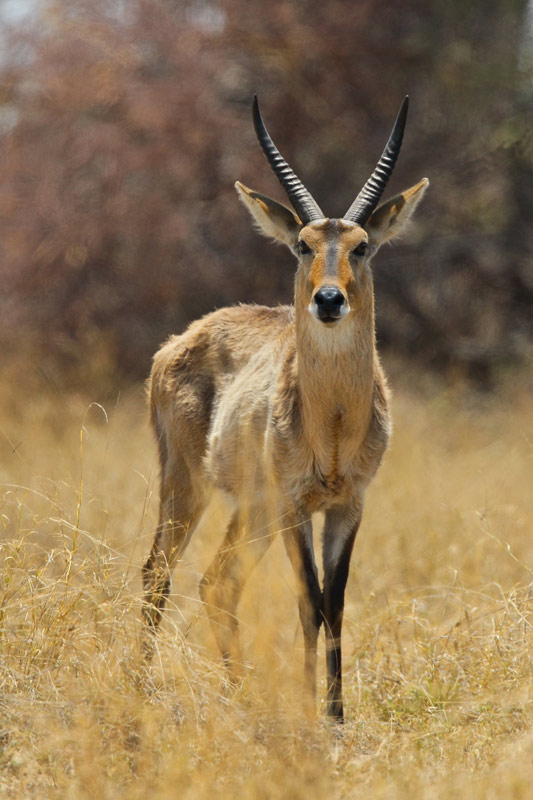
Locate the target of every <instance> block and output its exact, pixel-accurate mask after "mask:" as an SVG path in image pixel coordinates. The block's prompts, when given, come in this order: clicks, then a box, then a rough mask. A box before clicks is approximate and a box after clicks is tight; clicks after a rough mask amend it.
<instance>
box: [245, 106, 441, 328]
mask: <svg viewBox="0 0 533 800" xmlns="http://www.w3.org/2000/svg"><path fill="white" fill-rule="evenodd" d="M407 107H408V99H407V97H406V98H405V99H404V101H403V103H402V105H401V108H400V111H399V113H398V116H397V118H396V122H395V123H394V126H393V129H392V132H391V134H390V136H389V139H388V141H387V144H386V146H385V149H384V150H383V153H382V155H381V158H380V159H379V161H378V163H377V165H376V168H375V169H374V172H373V173H372V174H371V176H370V178H369V179H368V180H367V182H366V183H365V185H364V186H363V188H362V189H361V191H360V192H359V194H358V195H357V197H356V198H355V200H354V201H353V203H352V204H351V206H350V207H349V209H348V211H347V212H346V213H345V214H344V216H343V217H342V219H327V218H326V216H325V214H324V213H323V212H322V209H321V208H320V206H319V205H318V203H317V202H316V200H315V199H314V198H313V197H312V195H311V194H310V193H309V192H308V190H307V189H306V188H305V186H304V185H303V183H302V182H301V180H300V179H299V178H298V176H297V175H296V174H295V173H294V172H293V170H292V169H291V168H290V166H289V165H288V164H287V162H286V161H285V159H284V158H283V156H282V155H281V153H280V152H279V150H278V149H277V147H276V145H275V144H274V142H273V141H272V139H271V137H270V135H269V133H268V131H267V129H266V127H265V124H264V122H263V119H262V117H261V113H260V111H259V105H258V103H257V98H254V104H253V120H254V127H255V132H256V134H257V138H258V141H259V144H260V145H261V148H262V150H263V152H264V154H265V156H266V157H267V160H268V162H269V164H270V166H271V167H272V170H273V171H274V174H275V175H276V177H277V178H278V180H279V181H280V183H281V185H282V186H283V188H284V189H285V191H286V193H287V195H288V197H289V200H290V201H291V204H292V207H293V209H294V210H292V209H290V208H287V207H286V206H284V205H282V204H281V203H278V202H277V201H276V200H272V198H270V197H267V195H264V194H260V193H259V192H255V191H253V190H252V189H248V188H247V187H246V186H244V185H243V184H242V183H240V182H239V181H237V183H236V184H235V187H236V189H237V192H238V194H239V197H240V198H241V200H242V201H243V203H244V205H245V206H246V207H247V209H248V211H249V212H250V214H251V215H252V217H253V219H254V221H255V222H256V224H257V225H258V226H259V228H260V230H261V231H262V232H263V233H264V234H265V235H266V236H269V237H272V238H273V239H275V240H276V241H278V242H281V243H282V244H285V245H287V246H288V247H290V248H291V250H292V251H293V252H294V253H296V254H297V256H298V259H299V266H298V272H297V278H296V295H295V306H296V308H297V311H298V313H301V312H302V311H303V313H304V314H305V313H306V311H305V309H307V311H308V312H309V313H310V314H311V316H312V317H313V319H314V320H315V321H316V323H318V324H320V325H321V326H323V327H324V328H327V327H330V328H333V327H336V326H337V325H339V324H341V323H342V320H344V319H346V318H347V317H348V316H349V315H350V313H351V312H355V313H357V311H359V310H360V309H361V308H362V307H364V304H365V303H366V306H367V308H370V309H371V308H372V279H371V276H370V269H369V261H370V259H371V258H372V257H373V256H374V255H375V253H376V252H377V251H378V249H379V247H380V246H381V245H382V244H384V243H385V242H390V241H391V240H392V239H394V238H395V237H396V236H398V235H399V234H400V233H401V232H402V229H403V228H404V227H405V225H406V224H407V222H408V221H409V218H410V217H411V214H412V213H413V211H414V210H415V208H416V206H417V205H418V203H419V202H420V200H421V199H422V196H423V194H424V192H425V190H426V189H427V187H428V185H429V181H428V180H427V178H422V180H421V181H419V182H418V183H417V184H415V186H412V187H411V188H410V189H406V190H405V191H403V192H401V194H399V195H396V196H395V197H393V198H392V199H391V200H389V201H387V202H386V203H383V205H380V206H378V203H379V200H380V197H381V195H382V193H383V190H384V189H385V186H386V185H387V181H388V180H389V178H390V176H391V173H392V170H393V169H394V164H395V163H396V159H397V158H398V154H399V152H400V147H401V144H402V138H403V132H404V128H405V120H406V117H407Z"/></svg>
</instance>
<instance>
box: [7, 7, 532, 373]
mask: <svg viewBox="0 0 533 800" xmlns="http://www.w3.org/2000/svg"><path fill="white" fill-rule="evenodd" d="M525 10H526V4H525V0H490V1H489V2H487V0H472V2H470V3H460V2H455V1H454V2H450V3H448V4H446V5H445V6H443V4H442V3H440V2H438V1H437V0H430V1H429V2H425V3H423V4H422V3H421V2H419V0H407V1H406V2H405V3H402V4H396V5H391V4H390V3H387V2H385V0H361V2H359V3H357V4H346V3H343V2H341V0H320V2H319V0H298V1H296V0H291V1H289V0H277V2H274V3H270V4H263V3H249V2H245V0H220V2H208V0H190V1H189V2H186V0H182V1H181V2H177V1H176V0H173V2H170V0H169V1H165V0H130V2H129V3H128V4H122V3H118V2H116V0H115V1H114V2H113V1H112V0H91V2H89V0H60V2H58V3H56V5H55V6H54V7H53V8H52V10H49V11H48V12H47V13H46V16H45V18H44V24H42V25H40V26H39V27H38V28H37V26H35V25H34V26H32V27H31V28H28V29H25V30H20V29H19V30H17V31H16V32H13V33H12V34H11V35H10V37H9V39H8V44H9V48H8V49H7V51H6V55H5V56H4V59H3V62H2V65H1V66H0V90H1V91H0V131H2V133H1V136H2V140H3V147H2V151H1V155H0V159H1V167H2V173H1V174H2V181H1V184H0V259H1V260H0V288H1V292H0V304H1V306H0V312H1V313H0V343H1V344H2V346H3V352H4V353H5V354H6V356H8V355H9V354H10V353H11V354H12V355H13V357H16V356H17V355H18V354H20V353H21V352H24V353H26V354H27V353H31V354H32V356H33V357H34V358H35V359H37V361H38V363H39V364H40V365H41V368H42V369H44V370H47V369H50V368H52V367H55V368H56V369H57V370H58V374H59V371H60V370H64V369H67V370H69V371H70V372H71V373H72V369H71V368H75V369H76V370H78V374H79V376H80V380H81V381H83V380H85V379H87V380H88V379H90V375H91V374H93V371H94V368H95V366H94V365H95V363H96V364H98V363H100V360H101V359H104V364H105V368H106V369H113V370H115V371H116V372H117V377H120V378H125V377H131V378H138V377H142V376H144V375H145V374H146V373H147V372H148V369H149V361H150V356H151V354H152V353H153V352H154V350H155V349H156V347H157V345H158V344H159V342H160V341H161V340H163V339H164V338H165V336H166V335H168V334H169V333H171V332H174V331H177V330H180V329H182V328H183V327H184V325H185V324H186V323H187V322H188V321H190V320H191V319H192V318H194V317H197V316H199V315H200V314H202V313H205V312H207V311H209V310H211V309H212V308H213V307H215V306H220V305H224V304H227V303H233V302H238V301H252V300H253V301H256V302H262V303H276V302H279V301H281V302H284V301H287V300H289V299H290V296H291V287H292V280H293V273H294V264H293V260H292V257H291V256H290V254H289V253H288V252H287V253H285V252H283V251H282V250H279V251H278V252H274V251H273V249H272V247H271V246H270V245H268V244H267V243H265V241H264V240H261V239H260V238H259V237H258V236H257V234H255V233H254V232H253V231H252V230H251V229H250V227H249V224H248V220H247V218H246V216H245V213H244V212H243V211H242V209H241V208H240V207H239V205H238V201H237V199H236V197H235V196H234V192H233V187H232V184H233V182H234V180H235V179H237V178H238V179H241V180H243V181H244V182H245V183H247V184H249V185H252V186H254V187H256V188H258V189H261V190H264V191H266V192H267V193H271V194H273V195H275V196H277V197H279V198H281V199H284V198H283V197H282V195H281V193H280V190H279V187H278V186H277V185H276V181H275V178H274V177H273V176H272V175H271V173H270V172H269V170H268V168H267V167H266V164H265V162H264V159H263V156H262V155H261V153H260V152H259V148H258V146H257V144H256V142H255V137H254V133H253V129H252V126H251V118H250V100H251V95H252V93H253V91H258V93H259V95H260V97H261V99H262V106H263V110H264V113H265V117H266V119H267V123H268V126H269V128H270V129H271V131H272V132H273V134H274V136H275V139H276V141H277V143H278V144H279V146H280V148H281V150H282V152H283V153H284V155H285V156H286V157H287V158H288V160H289V161H290V162H291V164H292V165H293V166H294V167H295V169H296V170H297V172H298V173H299V174H300V176H301V177H302V178H303V180H304V181H305V183H306V184H307V185H308V187H309V188H310V189H311V191H312V192H313V193H314V194H315V196H316V197H317V199H318V200H319V202H320V204H321V205H322V207H323V208H325V209H326V211H327V212H328V213H330V214H332V215H341V214H342V213H344V211H345V210H346V209H347V207H348V206H349V204H350V203H351V201H352V200H353V197H354V196H355V194H356V193H357V191H358V190H359V188H360V186H361V185H362V183H363V182H364V181H365V180H366V178H367V177H368V174H369V173H370V171H371V170H372V168H373V166H374V164H375V162H376V160H377V158H378V156H379V154H380V152H381V149H382V147H383V144H384V142H385V140H386V137H387V135H388V132H389V130H390V126H391V123H392V120H393V118H394V115H395V113H396V110H397V107H398V105H399V102H400V100H401V97H402V96H403V94H405V93H406V92H409V93H410V94H411V97H412V101H413V102H412V110H411V116H410V120H409V124H408V133H407V136H406V141H405V145H404V150H403V152H402V156H401V159H400V163H399V165H398V167H397V169H396V173H395V176H394V178H393V182H392V184H391V189H390V191H391V193H392V192H394V191H395V190H397V189H399V188H404V186H406V185H409V183H414V182H415V181H416V180H418V179H419V178H420V177H421V176H422V175H424V174H426V175H428V177H429V178H430V180H431V182H432V189H431V192H430V194H429V197H428V201H427V202H426V205H425V211H424V212H422V213H421V214H420V215H419V221H418V222H417V223H416V227H414V228H413V231H412V234H411V236H410V239H409V242H408V243H406V244H405V245H404V246H402V247H400V248H397V249H396V250H391V251H389V252H387V253H384V254H381V255H380V256H379V257H378V259H377V261H376V264H375V269H374V272H375V277H376V289H377V293H378V304H377V307H378V313H379V317H378V333H379V336H380V338H381V339H382V341H383V343H384V344H385V345H387V346H388V347H390V348H392V349H394V350H396V351H397V352H398V353H400V354H403V355H407V356H409V357H410V358H413V357H416V358H420V359H424V360H426V361H428V362H430V363H433V364H434V365H435V366H438V367H445V366H447V365H460V366H461V367H462V368H464V369H465V370H466V371H468V372H470V373H471V374H474V375H477V376H480V377H486V376H487V375H488V374H489V373H490V371H491V369H492V368H493V367H494V366H495V365H497V364H498V363H500V362H502V361H508V360H510V359H515V358H517V357H520V356H523V354H524V353H525V352H526V351H527V350H528V348H529V347H530V342H531V337H532V332H533V331H532V323H531V300H532V293H533V269H532V261H531V253H532V233H531V226H530V225H529V224H528V220H529V214H530V209H531V185H532V181H531V166H532V160H533V156H532V146H531V128H530V126H529V125H528V122H529V121H528V116H527V113H528V111H529V110H530V102H531V85H530V83H528V81H529V80H530V78H531V73H530V72H529V67H527V66H525V64H527V63H528V62H527V59H524V57H523V52H524V51H523V48H522V51H521V52H522V57H521V58H518V57H517V54H518V53H519V51H520V48H519V43H520V41H521V40H522V39H521V37H522V36H523V29H522V27H521V26H523V24H524V18H525V17H524V15H525ZM6 47H7V45H6ZM529 63H531V62H529ZM87 376H89V377H87Z"/></svg>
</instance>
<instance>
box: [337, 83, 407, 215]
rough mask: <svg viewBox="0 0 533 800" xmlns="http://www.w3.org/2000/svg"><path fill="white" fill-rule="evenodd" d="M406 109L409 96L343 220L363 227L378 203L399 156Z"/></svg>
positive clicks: (404, 101)
mask: <svg viewBox="0 0 533 800" xmlns="http://www.w3.org/2000/svg"><path fill="white" fill-rule="evenodd" d="M408 107H409V96H408V95H406V96H405V97H404V100H403V103H402V105H401V107H400V110H399V112H398V116H397V117H396V122H395V123H394V127H393V129H392V133H391V135H390V136H389V141H388V142H387V144H386V146H385V150H384V151H383V153H382V155H381V158H380V159H379V161H378V163H377V166H376V168H375V170H374V172H373V173H372V175H371V176H370V178H369V179H368V180H367V182H366V183H365V185H364V186H363V188H362V189H361V191H360V192H359V194H358V195H357V197H356V198H355V200H354V201H353V203H352V205H351V206H350V208H349V209H348V211H347V212H346V214H345V215H344V219H347V220H350V221H351V222H355V223H357V225H361V226H363V225H364V224H365V222H366V221H367V220H368V218H369V217H370V215H371V214H372V212H373V211H374V209H375V207H376V206H377V204H378V203H379V199H380V197H381V195H382V194H383V190H384V189H385V186H386V185H387V182H388V180H389V178H390V176H391V175H392V170H393V169H394V165H395V164H396V159H397V158H398V156H399V154H400V147H401V146H402V139H403V132H404V128H405V120H406V119H407V109H408Z"/></svg>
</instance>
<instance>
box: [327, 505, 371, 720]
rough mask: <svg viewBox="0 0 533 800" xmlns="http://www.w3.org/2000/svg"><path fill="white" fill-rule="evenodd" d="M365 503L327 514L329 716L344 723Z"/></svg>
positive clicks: (334, 509)
mask: <svg viewBox="0 0 533 800" xmlns="http://www.w3.org/2000/svg"><path fill="white" fill-rule="evenodd" d="M362 510H363V507H362V502H360V501H359V502H357V503H354V504H353V505H351V506H349V507H347V508H346V507H337V508H332V509H330V510H329V511H327V512H326V521H325V524H324V539H323V563H324V626H325V629H326V667H327V681H328V697H327V708H328V716H329V717H332V718H333V719H334V720H336V721H337V722H343V721H344V711H343V707H342V651H341V632H342V617H343V613H344V591H345V588H346V581H347V580H348V571H349V568H350V557H351V555H352V549H353V543H354V540H355V535H356V533H357V529H358V528H359V524H360V522H361V515H362Z"/></svg>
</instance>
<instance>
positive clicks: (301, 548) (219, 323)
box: [144, 179, 427, 719]
mask: <svg viewBox="0 0 533 800" xmlns="http://www.w3.org/2000/svg"><path fill="white" fill-rule="evenodd" d="M236 186H237V190H238V192H239V195H240V197H241V199H242V200H243V202H244V203H245V205H246V206H247V208H248V210H249V211H250V213H251V214H252V216H253V218H254V219H255V221H256V223H258V225H259V226H260V228H261V229H262V231H263V232H265V233H266V234H267V235H269V236H273V237H275V238H276V239H277V240H278V241H281V242H283V243H284V244H287V245H288V246H289V247H291V248H295V247H296V244H297V240H298V238H300V239H301V240H304V241H305V242H306V244H307V245H308V246H309V247H310V248H311V251H312V252H311V253H310V254H308V255H303V256H301V257H300V263H299V267H298V271H297V273H296V279H295V295H294V306H280V307H278V308H264V307H262V306H236V307H233V308H224V309H221V310H220V311H216V312H214V313H212V314H208V315H207V316H205V317H204V318H203V319H200V320H198V321H196V322H194V323H193V324H192V325H191V326H190V327H189V328H188V329H187V330H186V331H185V333H183V334H182V335H180V336H173V337H171V338H170V339H169V340H168V342H167V343H166V344H165V345H164V346H163V347H162V348H161V350H160V351H159V352H158V353H157V354H156V356H155V359H154V365H153V370H152V375H151V379H150V386H149V389H150V404H151V413H152V421H153V425H154V430H155V433H156V437H157V441H158V445H159V453H160V461H161V512H160V520H159V526H158V530H157V534H156V538H155V542H154V546H153V548H152V552H151V555H150V558H149V560H148V562H147V564H146V566H145V569H144V579H145V591H146V596H145V609H144V613H145V617H146V620H147V622H148V624H149V626H150V628H151V631H152V632H154V631H155V628H156V627H157V624H158V622H159V619H160V615H161V611H162V608H163V605H164V601H165V597H166V594H167V592H168V587H169V581H170V570H171V568H172V566H173V564H174V563H175V561H176V559H177V558H178V557H179V556H180V555H181V554H182V553H183V550H184V548H185V546H186V544H187V542H188V540H189V538H190V535H191V534H192V532H193V530H194V528H195V526H196V524H197V522H198V520H199V517H200V515H201V514H202V512H203V510H204V508H205V506H206V504H207V502H208V500H209V494H210V488H211V487H218V488H219V489H221V490H223V491H224V492H226V493H227V494H228V495H230V496H231V497H232V498H233V499H234V501H235V506H236V512H235V515H234V518H233V520H232V522H231V523H230V526H229V529H228V532H227V534H226V538H225V540H224V543H223V545H222V547H221V548H220V550H219V552H218V553H217V555H216V557H215V559H214V561H213V563H212V564H211V566H210V568H209V570H208V571H207V573H206V575H205V576H204V578H203V580H202V584H201V595H202V598H203V600H204V602H205V604H206V608H207V612H208V614H209V616H210V618H211V621H212V622H213V632H214V634H215V637H216V639H217V642H218V644H219V647H220V649H221V652H222V655H223V657H224V659H225V660H226V661H227V663H228V666H229V668H230V673H231V675H232V676H233V677H235V676H236V675H237V673H238V665H239V661H240V653H239V649H238V638H237V624H236V616H235V612H236V607H237V603H238V600H239V596H240V592H241V591H242V587H243V584H244V581H245V579H246V577H247V575H248V574H249V572H250V571H251V569H253V567H254V565H255V563H256V562H257V561H258V560H259V559H260V557H261V555H262V554H263V553H264V551H265V550H266V548H267V547H268V545H269V543H270V541H271V539H272V536H273V535H274V534H275V533H276V531H277V530H279V529H283V531H284V538H285V544H286V546H287V551H288V554H289V556H290V558H291V562H292V564H293V566H294V568H295V572H296V576H297V580H298V590H299V607H300V616H301V620H302V625H303V628H304V637H305V644H306V667H305V674H306V684H307V688H308V695H309V697H310V698H313V697H314V691H315V685H316V640H317V636H318V629H319V626H320V623H321V622H322V620H325V627H326V640H327V652H328V700H329V706H328V708H329V712H330V714H331V715H332V716H334V717H335V718H337V719H341V718H342V697H341V673H340V626H341V624H342V606H343V598H344V584H345V582H346V578H347V570H348V563H349V558H350V554H351V548H352V545H353V540H354V537H355V533H356V531H357V527H358V525H359V522H360V518H361V513H362V508H363V496H364V492H365V489H366V487H367V486H368V484H369V482H370V480H371V479H372V477H373V476H374V474H375V472H376V470H377V468H378V466H379V463H380V461H381V459H382V456H383V453H384V452H385V449H386V447H387V442H388V438H389V433H390V418H389V411H388V404H387V386H386V381H385V378H384V375H383V371H382V368H381V365H380V362H379V358H378V355H377V352H376V347H375V337H374V297H373V287H372V275H371V271H370V266H369V261H370V258H371V257H372V256H373V255H374V253H375V252H376V251H377V249H378V247H379V246H380V245H381V244H382V242H383V241H388V240H389V239H390V238H392V236H393V235H396V233H397V232H399V231H400V230H401V228H402V226H403V225H404V224H405V222H406V221H407V220H408V218H409V216H410V214H411V212H412V211H413V210H414V207H415V206H416V204H417V203H418V201H419V200H420V198H421V197H422V194H423V192H424V190H425V188H426V186H427V181H426V180H425V179H424V180H423V181H421V182H420V183H419V184H417V186H415V187H413V188H412V189H410V190H408V191H406V192H404V193H403V194H402V195H399V196H398V197H396V198H393V200H391V201H389V203H386V204H385V205H383V206H381V207H380V208H379V209H377V211H376V212H374V214H373V215H372V217H371V218H370V220H369V221H368V223H367V225H366V226H365V230H363V228H361V227H359V226H357V225H355V224H353V223H350V222H347V221H345V220H320V221H318V222H315V223H311V224H309V225H307V226H305V227H302V225H301V222H300V220H299V219H298V218H297V217H296V215H295V214H294V213H293V212H292V211H290V210H289V209H287V208H285V207H284V206H282V205H280V204H279V203H277V202H276V201H274V200H271V199H270V198H266V197H265V196H264V195H260V194H258V193H256V192H252V191H251V190H249V189H247V188H246V187H244V186H243V185H242V184H237V185H236ZM363 241H365V242H368V251H367V254H366V255H365V256H364V257H362V258H358V257H356V256H354V255H353V250H354V248H355V247H357V245H359V244H360V243H361V242H363ZM328 248H329V249H328ZM333 255H334V256H335V260H334V262H333V261H332V258H333ZM324 285H327V286H334V287H336V288H338V289H339V290H340V291H341V292H342V295H343V298H344V307H343V308H344V311H345V316H343V318H342V319H340V320H338V321H337V322H333V323H332V322H327V323H325V322H321V321H320V320H319V319H318V318H317V317H316V313H315V312H316V308H315V305H314V304H315V299H314V298H315V297H316V293H317V292H318V291H319V290H320V289H321V287H323V286H324ZM315 511H323V512H325V513H326V522H325V528H324V545H323V546H324V554H323V557H324V570H325V577H324V592H323V593H322V590H321V589H320V587H319V586H318V579H317V576H316V566H315V564H314V556H313V553H312V539H311V538H310V527H309V520H310V517H311V514H312V513H313V512H315ZM150 648H151V638H150V637H148V639H147V650H148V651H149V650H150ZM309 703H310V704H311V705H312V704H314V699H310V700H309Z"/></svg>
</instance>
